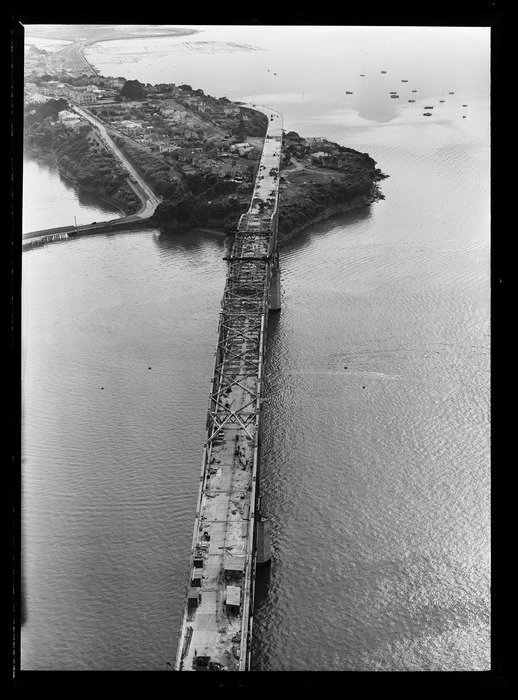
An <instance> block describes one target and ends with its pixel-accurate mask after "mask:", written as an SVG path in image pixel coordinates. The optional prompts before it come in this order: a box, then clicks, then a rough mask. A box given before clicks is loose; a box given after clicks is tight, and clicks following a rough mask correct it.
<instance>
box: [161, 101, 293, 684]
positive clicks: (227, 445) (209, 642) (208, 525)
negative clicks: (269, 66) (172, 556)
mask: <svg viewBox="0 0 518 700" xmlns="http://www.w3.org/2000/svg"><path fill="white" fill-rule="evenodd" d="M259 109H260V111H263V112H264V113H265V114H267V116H268V124H269V128H268V132H267V136H266V139H265V143H264V147H263V152H262V156H261V161H260V165H259V171H258V176H257V180H256V184H255V189H254V193H253V197H252V202H251V206H250V209H249V210H248V212H247V213H246V214H244V215H243V217H242V218H241V221H240V224H239V227H238V232H237V234H236V237H235V241H234V244H233V247H232V252H231V255H230V258H229V268H228V275H227V280H226V285H225V291H224V294H223V300H222V311H221V313H220V322H219V329H218V343H217V348H216V353H215V355H216V358H215V365H214V375H213V378H212V390H211V394H210V399H209V409H208V415H207V441H206V443H205V449H204V453H203V461H202V473H201V476H200V490H199V496H198V506H197V512H196V520H195V525H194V533H193V542H192V549H191V562H190V567H191V578H190V582H189V585H188V587H187V594H186V600H185V603H184V615H183V622H182V628H181V633H180V640H179V643H178V650H177V656H176V665H175V667H176V669H177V670H187V671H188V670H196V669H197V670H208V669H209V670H229V671H234V670H235V671H238V670H241V671H242V670H246V669H247V668H248V664H249V630H250V621H251V614H252V608H253V582H254V578H255V561H254V535H255V527H254V525H255V516H256V512H255V511H256V503H257V496H258V492H257V489H256V483H257V477H258V467H259V438H260V421H261V380H262V371H263V358H264V348H265V341H266V330H267V323H268V310H269V287H270V278H271V275H272V268H273V266H274V265H276V259H274V258H275V255H276V234H277V228H276V222H277V204H278V172H279V167H280V147H281V138H282V120H281V118H280V116H279V115H277V114H276V113H274V112H271V110H267V109H264V108H259ZM209 658H210V662H209ZM209 663H210V666H207V664H209Z"/></svg>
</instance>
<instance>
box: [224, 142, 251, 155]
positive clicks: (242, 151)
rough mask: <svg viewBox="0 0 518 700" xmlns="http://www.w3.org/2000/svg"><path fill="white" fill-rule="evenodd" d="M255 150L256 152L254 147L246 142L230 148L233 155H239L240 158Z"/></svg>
mask: <svg viewBox="0 0 518 700" xmlns="http://www.w3.org/2000/svg"><path fill="white" fill-rule="evenodd" d="M253 150H254V147H253V146H251V145H250V144H249V143H246V142H245V143H234V144H232V146H230V151H231V153H239V155H240V156H247V155H248V154H249V153H250V152H251V151H253Z"/></svg>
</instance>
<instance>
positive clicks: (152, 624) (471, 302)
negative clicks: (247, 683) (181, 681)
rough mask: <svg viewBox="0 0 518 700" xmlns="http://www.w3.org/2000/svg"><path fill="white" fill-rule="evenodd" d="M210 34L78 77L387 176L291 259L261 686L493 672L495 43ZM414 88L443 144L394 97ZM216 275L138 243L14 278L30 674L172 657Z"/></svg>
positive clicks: (68, 251) (377, 34) (131, 236)
mask: <svg viewBox="0 0 518 700" xmlns="http://www.w3.org/2000/svg"><path fill="white" fill-rule="evenodd" d="M200 28H201V29H203V30H204V31H203V32H200V33H199V34H197V35H191V36H189V37H177V38H168V39H165V38H160V39H152V40H148V39H145V40H141V41H140V42H134V41H133V40H129V41H124V42H122V41H120V42H113V43H112V42H103V43H102V44H99V45H97V46H94V47H91V48H89V49H88V57H89V60H90V61H92V62H93V63H94V65H95V66H96V67H97V68H98V69H100V70H101V72H102V73H103V74H112V75H124V76H125V77H127V78H135V77H137V78H138V79H139V80H142V81H144V82H150V83H153V84H154V83H157V82H162V81H163V82H177V83H181V82H188V83H191V84H192V85H193V87H201V88H202V89H203V90H204V91H205V92H206V93H208V94H213V95H215V96H221V95H223V94H226V95H227V96H228V97H229V98H231V99H239V98H247V99H252V100H256V102H257V103H264V104H270V105H271V106H273V107H275V108H277V109H279V110H280V111H281V112H282V113H283V115H284V118H285V128H286V129H287V130H290V129H294V130H296V131H298V132H299V133H300V134H301V135H303V136H312V135H323V136H326V137H327V138H329V139H330V140H334V141H337V142H338V143H341V144H343V145H347V146H350V147H352V148H355V149H357V150H360V151H362V152H368V153H369V154H370V155H371V156H372V157H373V158H374V159H375V160H376V161H377V163H378V167H380V168H381V169H382V171H383V172H385V173H386V174H388V175H389V176H390V177H389V178H388V179H386V180H384V181H383V182H382V191H383V193H384V194H385V197H386V198H385V200H383V201H380V202H378V203H376V204H375V205H372V206H370V207H368V208H366V209H362V210H359V211H356V212H350V213H348V214H345V215H341V216H338V217H333V218H332V219H329V220H328V221H325V222H321V223H319V224H316V225H314V226H312V227H311V228H310V229H308V230H307V231H306V232H304V233H303V234H302V235H300V236H298V237H297V239H296V240H294V241H293V242H292V243H290V244H288V245H287V246H285V247H284V248H282V249H281V283H282V290H283V298H282V304H283V306H282V311H281V314H280V316H279V318H278V319H277V320H275V321H273V322H272V324H271V327H270V334H269V340H268V358H267V396H268V401H267V402H266V403H265V407H266V408H265V415H264V438H263V439H264V446H263V464H262V493H263V502H264V505H265V508H266V512H267V514H268V516H269V517H270V519H271V523H272V551H273V562H272V566H271V572H270V580H269V585H268V587H267V588H266V589H265V590H264V591H262V595H261V596H259V597H258V601H257V610H256V614H255V617H254V638H253V647H252V658H253V667H254V669H255V670H258V671H272V670H283V671H295V670H322V671H330V670H354V671H371V670H376V671H378V670H380V671H407V670H419V671H421V670H441V671H459V670H484V669H488V668H489V664H490V646H489V630H490V612H489V611H490V601H489V583H490V563H489V539H490V527H489V92H488V75H489V51H488V48H489V43H488V42H489V34H488V30H487V29H484V28H479V29H473V28H440V29H439V28H437V29H436V30H431V29H429V28H428V29H424V28H423V29H419V28H418V29H415V30H414V31H412V30H411V29H405V28H379V29H376V28H339V27H333V28H324V29H317V28H315V27H313V28H307V31H306V28H264V27H263V28H261V27H239V28H235V27H217V28H216V27H210V28H202V27H200ZM346 39H347V40H346ZM132 42H133V43H132ZM243 45H245V48H243ZM439 49H440V50H439ZM384 69H386V70H387V71H388V72H387V74H386V75H382V74H381V70H384ZM389 71H390V72H389ZM272 73H277V75H276V76H274V75H272ZM360 73H364V74H365V79H361V78H360ZM393 74H394V75H397V79H398V82H397V84H396V79H395V78H394V77H393ZM387 75H388V76H389V80H387ZM274 78H275V79H277V78H278V79H279V80H278V81H277V82H276V81H275V80H274ZM403 78H404V79H408V80H409V82H408V84H406V83H405V84H401V82H400V80H401V79H403ZM394 85H396V86H395V87H393V86H394ZM406 85H408V87H404V86H406ZM414 88H417V89H418V94H419V98H420V99H422V100H423V103H424V102H426V104H428V103H429V100H430V99H433V100H434V104H435V105H436V108H435V109H436V112H435V113H434V117H433V119H427V118H423V117H422V112H421V109H420V107H419V106H418V105H417V106H416V104H415V103H408V102H405V103H403V102H402V101H401V102H400V103H398V104H397V105H395V104H394V103H395V102H397V100H390V98H389V97H388V91H389V90H392V89H398V90H400V91H401V94H402V95H403V89H405V90H408V92H409V93H410V94H411V90H412V89H414ZM346 89H347V90H352V91H353V95H352V96H348V97H351V99H350V100H349V101H347V100H346V97H345V95H344V92H345V90H346ZM451 90H453V91H454V92H455V95H454V96H451V97H447V99H446V102H445V103H444V104H443V105H442V106H441V104H440V103H439V102H438V100H439V99H441V98H442V93H443V92H445V93H446V94H447V93H448V92H449V91H451ZM466 103H467V104H468V105H469V107H468V108H467V118H466V119H463V114H464V113H465V111H463V108H462V104H466ZM419 104H421V103H419ZM439 108H440V109H441V111H439ZM223 250H224V246H223V240H222V239H221V238H218V237H207V235H206V234H191V235H188V236H179V237H178V236H176V237H175V236H173V237H165V236H162V235H160V234H159V233H158V232H157V231H155V230H152V229H143V230H142V231H140V232H133V233H125V234H121V235H117V236H99V237H92V238H85V239H79V240H76V241H62V242H59V243H53V244H51V245H48V246H45V247H42V248H37V249H33V250H30V251H27V252H26V253H24V307H23V311H24V313H23V320H24V343H23V351H24V358H25V360H24V377H23V380H24V422H23V457H24V464H23V478H24V490H23V535H24V547H23V554H24V584H25V592H26V596H25V603H26V611H27V620H26V623H25V625H24V627H23V630H22V662H23V667H24V668H32V669H77V668H79V669H100V670H103V669H106V670H119V669H121V670H122V669H125V670H139V669H151V670H160V669H165V665H166V662H167V661H168V660H169V661H172V659H173V658H174V653H175V646H176V640H177V635H178V632H179V624H180V618H181V604H182V599H183V594H184V589H185V584H186V580H187V575H188V572H187V564H188V551H189V545H190V539H191V534H192V526H193V522H194V505H195V499H196V490H197V479H198V476H199V466H200V462H201V456H202V447H203V440H204V425H205V411H206V407H207V403H206V402H207V400H208V393H209V381H210V378H211V372H212V361H213V352H214V347H215V341H216V328H217V313H218V309H219V302H220V299H221V295H222V292H223V286H224V279H225V267H224V262H223V261H222V257H223ZM149 367H151V369H148V368H149ZM57 620H58V621H59V624H56V621H57ZM49 640H51V643H50V644H49Z"/></svg>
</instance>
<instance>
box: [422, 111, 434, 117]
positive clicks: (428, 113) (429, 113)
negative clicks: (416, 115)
mask: <svg viewBox="0 0 518 700" xmlns="http://www.w3.org/2000/svg"><path fill="white" fill-rule="evenodd" d="M431 116H432V113H431V112H424V113H423V117H431Z"/></svg>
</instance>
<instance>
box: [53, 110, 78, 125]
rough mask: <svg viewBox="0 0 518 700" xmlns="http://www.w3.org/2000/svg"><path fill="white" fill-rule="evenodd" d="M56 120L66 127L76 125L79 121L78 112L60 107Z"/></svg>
mask: <svg viewBox="0 0 518 700" xmlns="http://www.w3.org/2000/svg"><path fill="white" fill-rule="evenodd" d="M58 120H59V123H60V124H63V125H64V126H66V127H76V126H79V125H80V123H81V117H80V116H79V114H75V113H74V112H70V111H69V110H68V109H62V110H61V112H58Z"/></svg>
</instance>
